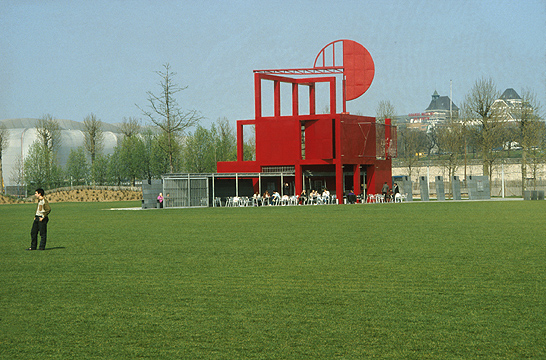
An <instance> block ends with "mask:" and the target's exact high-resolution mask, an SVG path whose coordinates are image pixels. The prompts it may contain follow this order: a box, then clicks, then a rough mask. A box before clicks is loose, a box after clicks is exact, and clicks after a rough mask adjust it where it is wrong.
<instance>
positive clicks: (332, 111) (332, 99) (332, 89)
mask: <svg viewBox="0 0 546 360" xmlns="http://www.w3.org/2000/svg"><path fill="white" fill-rule="evenodd" d="M335 113H336V80H335V79H332V80H330V114H335Z"/></svg>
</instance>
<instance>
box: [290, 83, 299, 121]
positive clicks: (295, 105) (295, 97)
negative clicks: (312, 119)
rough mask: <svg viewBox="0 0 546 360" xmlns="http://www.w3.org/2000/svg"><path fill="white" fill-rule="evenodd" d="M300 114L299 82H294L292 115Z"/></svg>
mask: <svg viewBox="0 0 546 360" xmlns="http://www.w3.org/2000/svg"><path fill="white" fill-rule="evenodd" d="M298 115H299V98H298V84H296V83H293V84H292V116H298Z"/></svg>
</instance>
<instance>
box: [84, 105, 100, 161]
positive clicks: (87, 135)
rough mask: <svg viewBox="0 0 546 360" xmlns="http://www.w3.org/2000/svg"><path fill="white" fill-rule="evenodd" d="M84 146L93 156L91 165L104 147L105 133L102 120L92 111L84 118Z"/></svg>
mask: <svg viewBox="0 0 546 360" xmlns="http://www.w3.org/2000/svg"><path fill="white" fill-rule="evenodd" d="M83 126H84V128H85V130H84V133H83V135H84V147H85V150H87V152H88V153H89V155H90V156H91V166H93V164H94V163H95V157H96V156H97V154H100V152H101V151H102V149H103V147H104V133H103V131H102V121H100V120H99V119H97V117H96V116H95V114H93V113H91V114H89V115H87V116H86V117H85V119H84V120H83Z"/></svg>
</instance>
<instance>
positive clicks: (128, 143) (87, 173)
mask: <svg viewBox="0 0 546 360" xmlns="http://www.w3.org/2000/svg"><path fill="white" fill-rule="evenodd" d="M48 117H49V116H48ZM94 120H96V122H94V124H95V125H96V126H93V127H91V128H89V127H86V130H85V132H84V133H85V134H86V136H85V142H84V145H83V146H80V147H78V148H77V149H71V151H70V154H69V156H68V160H67V163H66V166H64V167H61V166H60V165H59V163H58V160H57V159H58V157H57V151H58V149H59V147H60V144H61V143H60V132H59V133H58V134H56V133H55V132H53V131H51V129H54V128H56V126H58V124H57V122H56V120H55V119H54V118H51V117H49V118H48V119H47V120H45V119H44V118H42V119H41V120H40V125H39V126H38V127H37V132H38V134H43V135H44V136H40V135H39V138H38V139H37V140H36V141H35V142H34V143H33V144H32V145H31V147H30V149H29V151H28V154H27V156H26V157H25V158H24V159H23V160H22V161H19V164H17V166H16V170H15V171H14V173H13V174H12V178H11V179H12V180H13V181H14V182H16V183H18V184H27V185H29V186H31V187H37V186H42V187H45V188H55V187H62V186H68V185H89V184H94V185H122V184H131V185H135V182H136V181H138V180H140V179H152V178H158V177H160V176H161V175H162V174H165V173H169V172H171V169H172V171H174V172H181V171H184V172H196V173H197V172H215V171H216V162H217V161H234V160H236V157H237V154H236V151H237V150H236V136H235V132H234V130H233V128H232V127H231V125H230V124H229V121H228V120H227V119H226V118H223V119H218V120H217V121H216V122H215V123H213V124H212V125H211V127H210V128H209V129H207V128H205V127H203V126H201V125H197V126H196V129H195V131H194V132H193V133H188V134H187V135H186V136H184V137H180V138H177V141H175V142H172V144H171V147H170V149H171V150H173V151H170V152H168V151H166V149H169V147H168V136H167V135H166V134H165V133H162V132H161V131H158V130H157V129H155V128H151V127H143V126H141V125H140V123H139V121H138V120H136V119H125V120H124V122H123V123H122V125H121V126H120V132H121V133H122V134H123V136H122V137H121V139H120V141H119V143H118V144H117V146H116V147H115V148H114V152H113V153H112V154H104V153H103V152H102V148H103V136H102V133H101V130H100V129H101V124H102V123H101V122H100V120H98V119H96V118H94ZM93 134H95V136H94V135H93ZM245 149H246V151H247V152H248V153H247V156H252V155H251V154H250V153H251V151H252V146H250V145H247V146H246V147H245Z"/></svg>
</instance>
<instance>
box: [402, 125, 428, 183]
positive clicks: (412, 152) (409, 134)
mask: <svg viewBox="0 0 546 360" xmlns="http://www.w3.org/2000/svg"><path fill="white" fill-rule="evenodd" d="M425 149H426V134H425V132H424V131H420V130H418V129H411V128H399V129H398V160H399V161H400V163H401V164H402V166H404V167H407V168H408V176H409V177H411V175H412V172H413V169H414V168H415V167H417V164H418V163H419V156H420V154H421V153H422V152H424V151H425Z"/></svg>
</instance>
